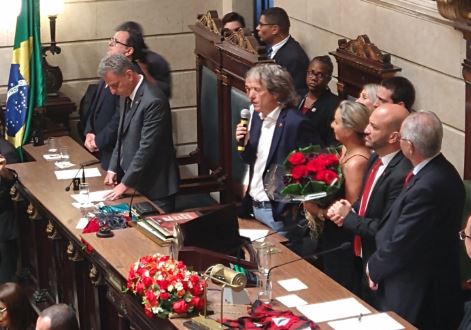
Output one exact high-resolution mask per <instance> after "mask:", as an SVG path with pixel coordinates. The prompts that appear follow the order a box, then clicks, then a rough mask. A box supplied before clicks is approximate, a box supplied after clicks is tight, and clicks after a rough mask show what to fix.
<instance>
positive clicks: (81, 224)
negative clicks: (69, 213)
mask: <svg viewBox="0 0 471 330" xmlns="http://www.w3.org/2000/svg"><path fill="white" fill-rule="evenodd" d="M87 225H88V219H87V218H80V220H79V222H78V223H77V226H75V228H77V229H84V228H85V227H86V226H87Z"/></svg>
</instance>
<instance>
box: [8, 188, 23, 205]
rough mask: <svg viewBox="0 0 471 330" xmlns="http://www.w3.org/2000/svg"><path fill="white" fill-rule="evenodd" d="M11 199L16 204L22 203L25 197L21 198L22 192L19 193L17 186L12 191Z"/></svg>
mask: <svg viewBox="0 0 471 330" xmlns="http://www.w3.org/2000/svg"><path fill="white" fill-rule="evenodd" d="M10 198H11V200H12V201H14V202H22V201H23V197H22V196H21V194H20V192H19V191H18V188H16V186H12V187H11V189H10Z"/></svg>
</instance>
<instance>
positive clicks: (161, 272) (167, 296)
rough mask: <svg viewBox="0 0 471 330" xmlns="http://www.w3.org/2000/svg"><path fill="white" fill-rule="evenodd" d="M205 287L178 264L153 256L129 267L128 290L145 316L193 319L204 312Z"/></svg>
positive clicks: (196, 275)
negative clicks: (177, 316)
mask: <svg viewBox="0 0 471 330" xmlns="http://www.w3.org/2000/svg"><path fill="white" fill-rule="evenodd" d="M205 285H206V283H205V282H204V281H203V280H202V279H201V278H200V277H199V276H198V274H197V273H196V272H192V271H189V270H188V269H187V268H186V266H185V265H184V264H183V262H181V261H177V260H174V259H172V258H170V257H169V256H161V255H160V254H155V255H152V256H145V257H141V258H140V259H139V260H138V261H137V262H135V263H134V265H132V267H131V269H130V270H129V274H128V280H127V290H129V291H131V292H132V293H134V294H136V295H138V296H141V297H142V304H143V305H144V313H145V314H146V316H148V317H152V316H153V315H157V316H158V317H161V318H168V317H169V316H172V315H174V314H184V315H188V316H191V315H195V314H197V312H199V311H201V310H203V308H204V297H203V294H204V287H205Z"/></svg>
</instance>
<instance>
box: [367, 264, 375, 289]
mask: <svg viewBox="0 0 471 330" xmlns="http://www.w3.org/2000/svg"><path fill="white" fill-rule="evenodd" d="M366 277H367V278H368V286H369V287H370V289H371V290H373V291H377V290H378V284H377V283H375V282H373V281H372V280H371V277H370V270H369V269H368V265H366Z"/></svg>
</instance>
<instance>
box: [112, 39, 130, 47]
mask: <svg viewBox="0 0 471 330" xmlns="http://www.w3.org/2000/svg"><path fill="white" fill-rule="evenodd" d="M116 44H120V45H123V46H125V47H131V46H129V45H128V44H125V43H124V42H121V41H119V40H118V39H116V38H115V37H111V38H110V46H113V47H114V46H116Z"/></svg>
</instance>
